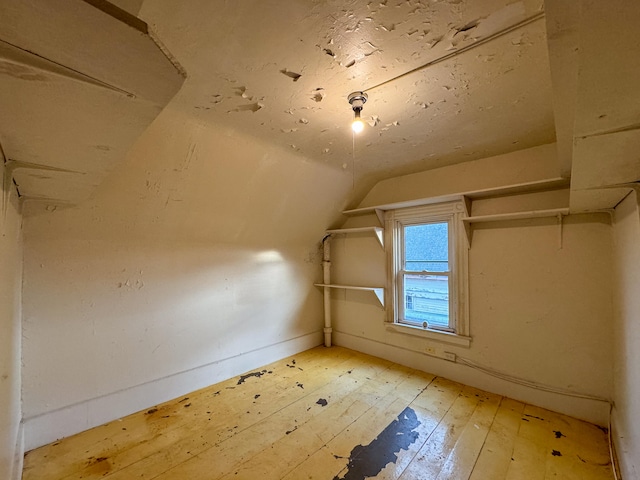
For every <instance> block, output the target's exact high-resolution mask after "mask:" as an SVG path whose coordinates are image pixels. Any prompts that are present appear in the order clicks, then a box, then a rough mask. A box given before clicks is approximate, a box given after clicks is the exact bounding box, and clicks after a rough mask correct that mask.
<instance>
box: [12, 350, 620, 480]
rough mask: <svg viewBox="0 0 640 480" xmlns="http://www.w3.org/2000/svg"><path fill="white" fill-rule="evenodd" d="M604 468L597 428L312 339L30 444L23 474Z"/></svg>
mask: <svg viewBox="0 0 640 480" xmlns="http://www.w3.org/2000/svg"><path fill="white" fill-rule="evenodd" d="M80 478H82V479H98V478H106V479H108V480H125V479H126V480H130V479H140V478H142V479H156V480H178V479H179V480H191V479H193V480H209V479H224V480H227V479H231V478H233V479H247V480H248V479H251V480H257V479H260V480H268V479H287V480H301V479H327V480H331V479H340V480H343V479H344V480H356V479H365V478H378V479H383V478H384V479H400V480H412V479H423V480H429V479H438V480H440V479H471V480H498V479H509V480H516V479H540V480H543V479H551V478H558V479H567V480H572V479H576V480H578V479H580V480H590V479H612V478H613V474H612V473H611V466H610V463H609V456H608V446H607V435H606V432H605V431H603V430H602V429H600V428H599V427H596V426H594V425H591V424H589V423H586V422H582V421H580V420H576V419H574V418H571V417H567V416H564V415H560V414H557V413H553V412H550V411H548V410H544V409H541V408H537V407H533V406H531V405H525V404H523V403H520V402H517V401H515V400H511V399H508V398H505V397H501V396H499V395H493V394H490V393H487V392H483V391H481V390H477V389H474V388H471V387H468V386H464V385H460V384H457V383H455V382H452V381H450V380H446V379H444V378H441V377H436V376H434V375H430V374H427V373H424V372H420V371H416V370H413V369H410V368H407V367H403V366H401V365H398V364H394V363H392V362H388V361H386V360H381V359H378V358H374V357H370V356H367V355H364V354H361V353H358V352H354V351H351V350H347V349H344V348H340V347H332V348H330V349H327V348H324V347H318V348H315V349H312V350H309V351H307V352H304V353H300V354H298V355H295V356H293V357H290V358H287V359H285V360H281V361H279V362H276V363H273V364H271V365H268V366H266V367H264V368H261V369H259V370H256V371H255V372H249V373H247V374H246V375H243V376H240V377H235V378H232V379H230V380H227V381H225V382H222V383H218V384H216V385H213V386H211V387H208V388H205V389H202V390H199V391H197V392H193V393H192V394H189V395H187V396H185V397H183V398H179V399H176V400H173V401H170V402H167V403H164V404H162V405H158V406H157V407H154V408H151V409H149V410H147V411H145V412H139V413H136V414H133V415H130V416H128V417H125V418H123V419H121V420H118V421H114V422H111V423H109V424H106V425H103V426H100V427H97V428H94V429H92V430H89V431H87V432H83V433H80V434H78V435H75V436H73V437H69V438H67V439H64V440H61V441H59V442H55V443H53V444H50V445H46V446H44V447H41V448H39V449H36V450H33V451H31V452H29V453H28V454H27V455H26V457H25V467H24V473H23V479H24V480H36V479H37V480H53V479H55V480H59V479H67V480H70V479H80Z"/></svg>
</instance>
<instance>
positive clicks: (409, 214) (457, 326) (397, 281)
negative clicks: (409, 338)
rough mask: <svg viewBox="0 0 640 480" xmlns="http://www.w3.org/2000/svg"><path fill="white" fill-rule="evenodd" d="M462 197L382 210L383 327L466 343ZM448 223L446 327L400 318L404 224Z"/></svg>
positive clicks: (458, 343)
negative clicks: (384, 261)
mask: <svg viewBox="0 0 640 480" xmlns="http://www.w3.org/2000/svg"><path fill="white" fill-rule="evenodd" d="M466 211H467V209H466V205H465V202H464V199H458V200H454V201H445V202H438V203H433V204H429V205H421V206H417V207H406V208H399V209H395V210H387V211H386V212H385V235H386V236H387V238H386V242H387V245H388V246H389V248H388V249H387V263H388V265H387V275H388V285H389V288H388V289H387V299H386V301H387V302H388V303H387V305H388V306H389V308H388V309H387V312H388V316H387V324H388V325H387V326H388V328H390V329H391V330H394V331H396V332H400V333H407V334H414V335H419V336H422V337H428V338H432V339H435V340H441V341H444V342H449V343H454V344H457V345H463V346H468V345H469V344H470V337H469V321H468V318H469V313H468V312H469V308H468V304H469V302H468V255H469V253H468V250H469V245H468V241H467V238H466V235H465V229H464V226H463V224H462V218H464V217H466V216H467V213H466ZM445 221H446V222H448V236H449V242H448V248H449V259H448V260H449V272H450V273H449V328H446V329H443V328H438V327H429V326H427V328H424V327H423V326H421V325H418V324H416V323H415V322H414V323H411V322H406V321H403V319H402V316H403V314H404V310H405V307H406V306H405V304H404V298H403V295H402V294H403V280H402V279H401V278H400V277H401V276H402V278H404V277H403V275H404V272H405V271H404V268H403V267H404V258H405V257H404V227H405V226H410V225H421V224H428V223H443V222H445Z"/></svg>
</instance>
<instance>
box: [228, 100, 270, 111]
mask: <svg viewBox="0 0 640 480" xmlns="http://www.w3.org/2000/svg"><path fill="white" fill-rule="evenodd" d="M263 107H264V105H263V104H262V103H260V102H256V103H250V104H248V105H238V107H236V108H235V109H233V110H230V111H229V112H228V113H231V112H253V113H256V112H257V111H258V110H260V109H261V108H263Z"/></svg>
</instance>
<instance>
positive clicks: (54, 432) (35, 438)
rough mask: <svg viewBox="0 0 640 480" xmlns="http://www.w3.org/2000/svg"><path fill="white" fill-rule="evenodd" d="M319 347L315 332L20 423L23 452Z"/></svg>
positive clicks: (320, 339) (320, 335)
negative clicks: (22, 426) (21, 425)
mask: <svg viewBox="0 0 640 480" xmlns="http://www.w3.org/2000/svg"><path fill="white" fill-rule="evenodd" d="M323 341H324V337H323V333H322V330H319V331H317V332H313V333H309V334H305V335H301V336H299V337H296V338H292V339H289V340H284V341H282V342H278V343H276V344H272V345H267V346H265V347H261V348H257V349H255V350H251V351H248V352H242V353H239V354H238V355H234V356H233V357H229V358H224V359H221V360H217V361H215V362H212V363H209V364H207V365H202V366H199V367H196V368H193V369H191V370H188V371H185V372H180V373H176V374H173V375H169V376H167V377H164V378H161V379H158V380H152V381H149V382H147V383H144V384H141V385H137V386H134V387H130V388H126V389H123V390H120V391H117V392H113V393H110V394H107V395H104V396H101V397H98V398H93V399H90V400H87V401H83V402H79V403H76V404H73V405H69V406H67V407H63V408H60V409H57V410H55V411H51V412H46V413H43V414H40V415H35V416H32V417H30V418H25V420H24V435H23V437H24V441H23V451H29V450H33V449H34V448H38V447H40V446H42V445H46V444H48V443H51V442H54V441H56V440H59V439H61V438H64V437H68V436H70V435H74V434H76V433H79V432H82V431H85V430H88V429H90V428H93V427H97V426H98V425H103V424H105V423H107V422H110V421H113V420H116V419H118V418H121V417H124V416H127V415H130V414H132V413H135V412H138V411H141V410H145V409H147V408H150V407H153V406H154V405H157V404H159V403H163V402H166V401H169V400H171V399H174V398H177V397H180V396H181V395H185V394H187V393H189V392H193V391H194V390H198V389H200V388H204V387H207V386H209V385H213V384H215V383H218V382H221V381H223V380H226V379H228V378H231V377H234V376H236V375H240V374H242V373H245V372H247V371H249V370H252V369H254V368H258V367H261V366H263V365H266V364H268V363H271V362H275V361H276V360H280V359H282V358H284V357H287V356H289V355H293V354H296V353H300V352H302V351H305V350H308V349H310V348H313V347H316V346H318V345H321V344H322V343H323Z"/></svg>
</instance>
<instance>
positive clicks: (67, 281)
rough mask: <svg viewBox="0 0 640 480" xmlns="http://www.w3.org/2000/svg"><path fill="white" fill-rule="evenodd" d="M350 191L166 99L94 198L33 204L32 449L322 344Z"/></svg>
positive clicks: (338, 176) (28, 282) (28, 358)
mask: <svg viewBox="0 0 640 480" xmlns="http://www.w3.org/2000/svg"><path fill="white" fill-rule="evenodd" d="M247 115H251V113H247ZM350 188H351V178H350V176H349V174H348V173H345V172H343V171H341V170H335V169H330V168H327V167H325V166H324V165H323V164H319V163H314V162H311V161H309V160H307V159H305V158H304V157H300V156H298V155H295V154H294V152H293V151H285V150H280V149H278V148H275V147H272V146H268V145H266V144H261V143H259V142H257V141H255V140H253V139H251V138H250V137H247V136H244V135H242V134H240V133H238V132H235V131H233V130H229V129H225V128H224V127H221V126H215V125H206V124H202V123H198V122H197V121H195V120H193V119H192V118H191V117H190V116H189V115H184V114H182V112H180V111H178V110H172V109H171V108H168V109H167V110H165V111H164V112H163V113H162V114H161V115H160V117H158V119H157V120H156V121H155V123H154V124H153V125H152V126H151V127H150V129H149V130H148V131H147V132H146V133H145V135H143V137H142V138H141V139H140V140H139V141H138V143H137V144H136V146H135V147H134V148H133V150H132V151H131V152H130V154H129V157H128V159H127V160H126V162H125V165H124V167H123V169H122V170H121V171H119V172H116V174H114V175H113V176H112V177H110V178H109V180H108V181H107V182H106V183H104V184H103V185H102V186H101V187H100V188H99V190H98V194H97V196H96V197H95V198H94V199H93V200H92V201H90V202H88V203H86V204H83V205H81V206H78V207H73V208H66V209H64V208H58V209H54V208H53V207H51V206H47V205H46V204H42V203H32V202H28V203H27V208H26V210H25V258H26V261H25V271H24V276H25V283H24V320H23V328H24V343H23V352H24V353H23V355H24V376H23V382H24V384H23V397H24V416H25V438H26V446H27V449H31V448H33V447H36V446H38V445H42V444H45V443H47V442H50V441H53V440H55V439H56V438H59V437H61V436H66V435H69V434H72V433H75V432H78V431H81V430H84V429H86V428H89V427H91V426H94V425H98V424H101V423H104V422H106V421H108V420H111V419H113V418H118V417H121V416H123V415H125V414H128V413H131V412H134V411H137V410H140V409H143V408H148V407H149V406H151V405H154V404H156V403H159V402H161V401H164V400H168V399H170V398H174V397H177V396H179V395H182V394H184V393H185V392H189V391H192V390H194V389H197V388H200V387H202V386H205V385H209V384H212V383H215V382H217V381H219V380H222V379H225V378H229V377H231V376H233V375H236V374H239V373H241V372H244V371H247V370H250V369H252V368H256V367H258V366H261V365H263V364H265V363H267V362H270V361H272V360H275V359H278V358H282V357H284V356H286V355H288V354H291V353H294V352H298V351H302V350H305V349H307V348H310V347H312V346H315V345H319V344H320V343H321V342H322V333H321V332H322V296H321V292H320V291H319V289H317V288H316V287H313V286H312V284H313V282H314V281H317V280H319V278H320V275H321V269H320V260H321V252H320V251H319V242H320V240H321V238H322V234H323V228H324V226H325V225H327V224H329V223H330V222H331V218H332V217H335V215H336V212H339V211H340V210H341V208H342V206H343V205H341V204H339V203H337V202H338V200H335V199H340V201H343V199H344V198H345V197H346V196H347V195H348V193H349V190H350Z"/></svg>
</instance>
